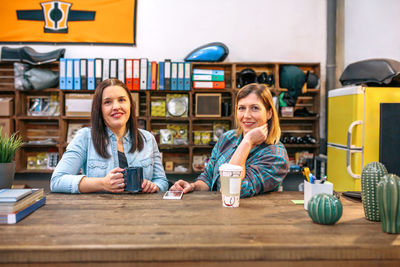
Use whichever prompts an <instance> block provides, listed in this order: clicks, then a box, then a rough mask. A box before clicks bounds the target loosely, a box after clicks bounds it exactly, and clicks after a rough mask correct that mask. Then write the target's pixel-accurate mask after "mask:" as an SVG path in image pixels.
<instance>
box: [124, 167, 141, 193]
mask: <svg viewBox="0 0 400 267" xmlns="http://www.w3.org/2000/svg"><path fill="white" fill-rule="evenodd" d="M122 174H123V175H124V183H125V191H129V192H132V193H138V192H141V191H142V183H143V168H141V167H127V168H125V170H124V171H123V172H122Z"/></svg>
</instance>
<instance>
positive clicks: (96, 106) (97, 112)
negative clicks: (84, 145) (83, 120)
mask: <svg viewBox="0 0 400 267" xmlns="http://www.w3.org/2000/svg"><path fill="white" fill-rule="evenodd" d="M109 86H119V87H121V88H124V90H125V91H126V93H127V94H128V98H129V102H130V104H131V112H130V116H129V119H128V121H127V123H126V128H127V130H129V132H130V134H131V141H132V147H131V149H130V151H129V152H131V153H133V152H135V151H136V150H139V151H141V150H142V149H143V145H144V142H143V136H142V134H141V133H140V132H139V130H138V127H137V118H136V116H135V103H134V102H133V99H132V95H131V94H130V92H129V89H128V88H127V87H126V85H125V84H124V83H123V82H121V81H120V80H118V79H107V80H104V81H102V82H101V83H100V84H99V85H98V86H97V87H96V91H95V93H94V96H93V103H92V139H93V145H94V148H95V149H96V152H97V153H99V154H100V155H101V156H102V157H103V158H109V157H110V155H109V153H108V152H107V146H108V144H109V143H110V137H109V136H108V134H107V125H106V124H105V122H104V118H103V112H102V109H101V107H102V102H103V100H102V98H103V92H104V89H106V88H107V87H109Z"/></svg>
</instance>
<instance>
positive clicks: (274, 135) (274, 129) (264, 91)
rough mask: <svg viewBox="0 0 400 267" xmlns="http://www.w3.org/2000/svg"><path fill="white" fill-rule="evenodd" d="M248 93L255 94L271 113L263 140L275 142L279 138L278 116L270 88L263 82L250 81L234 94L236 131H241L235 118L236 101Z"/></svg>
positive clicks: (239, 133)
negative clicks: (265, 137) (266, 134)
mask: <svg viewBox="0 0 400 267" xmlns="http://www.w3.org/2000/svg"><path fill="white" fill-rule="evenodd" d="M250 94H256V95H257V96H258V98H259V99H260V100H261V102H262V103H263V104H264V107H265V109H266V110H267V112H268V111H270V112H271V113H272V116H271V119H269V120H268V122H267V123H268V137H267V140H266V141H265V143H266V144H277V143H278V142H279V139H280V138H281V128H280V126H279V118H278V113H277V112H276V109H275V106H274V103H273V101H272V95H271V92H270V90H269V89H268V88H267V86H265V85H264V84H258V83H251V84H248V85H246V86H244V87H243V88H242V89H240V90H239V92H238V94H237V96H236V107H235V120H236V125H238V128H237V129H236V133H237V134H238V135H241V134H242V133H243V129H242V127H241V126H240V123H239V121H238V119H237V109H238V103H239V101H240V99H243V98H245V97H247V96H248V95H250Z"/></svg>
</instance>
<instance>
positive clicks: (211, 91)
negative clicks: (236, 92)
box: [192, 88, 233, 93]
mask: <svg viewBox="0 0 400 267" xmlns="http://www.w3.org/2000/svg"><path fill="white" fill-rule="evenodd" d="M230 91H233V89H232V88H225V89H212V88H201V89H193V90H192V92H193V93H229V92H230Z"/></svg>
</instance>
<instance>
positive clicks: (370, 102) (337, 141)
mask: <svg viewBox="0 0 400 267" xmlns="http://www.w3.org/2000/svg"><path fill="white" fill-rule="evenodd" d="M399 103H400V88H395V87H363V86H349V87H344V88H340V89H334V90H331V91H329V92H328V148H327V180H328V181H330V182H332V183H333V188H334V190H335V191H339V192H342V191H360V190H361V183H360V178H361V171H362V168H363V167H364V166H365V165H366V164H368V163H369V162H372V161H380V162H382V163H383V164H384V165H385V166H386V168H387V169H388V171H389V172H393V173H398V172H399V167H398V166H397V165H400V164H399V163H400V141H398V140H397V139H399V140H400V131H399V129H400V127H399V125H400V104H399ZM396 159H397V160H396ZM396 161H398V162H396Z"/></svg>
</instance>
